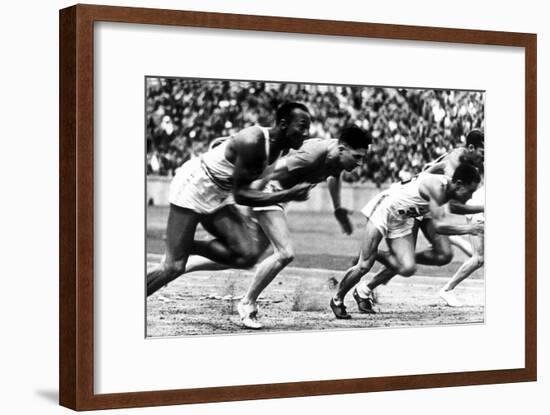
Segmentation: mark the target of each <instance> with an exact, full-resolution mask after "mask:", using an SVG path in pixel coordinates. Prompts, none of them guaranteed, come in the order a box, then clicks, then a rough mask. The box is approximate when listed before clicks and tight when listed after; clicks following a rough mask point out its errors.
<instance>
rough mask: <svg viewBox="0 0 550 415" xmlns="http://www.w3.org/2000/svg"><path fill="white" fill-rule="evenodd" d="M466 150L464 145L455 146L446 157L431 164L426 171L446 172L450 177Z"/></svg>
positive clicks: (434, 172)
mask: <svg viewBox="0 0 550 415" xmlns="http://www.w3.org/2000/svg"><path fill="white" fill-rule="evenodd" d="M465 151H466V149H465V148H464V147H458V148H455V149H453V150H452V151H451V152H450V153H449V155H448V156H447V157H445V158H444V159H443V160H441V161H440V162H439V163H435V164H433V165H431V166H430V167H428V168H427V169H426V170H425V171H426V172H427V173H431V174H445V175H447V176H449V177H452V176H453V173H454V171H455V169H456V168H457V167H458V165H459V164H460V159H461V157H462V156H463V154H464V152H465Z"/></svg>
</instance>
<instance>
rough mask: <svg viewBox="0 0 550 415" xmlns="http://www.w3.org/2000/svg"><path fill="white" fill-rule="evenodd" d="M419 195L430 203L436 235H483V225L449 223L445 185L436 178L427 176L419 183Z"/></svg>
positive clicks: (479, 223)
mask: <svg viewBox="0 0 550 415" xmlns="http://www.w3.org/2000/svg"><path fill="white" fill-rule="evenodd" d="M419 190H420V194H421V195H422V196H423V197H427V198H428V199H429V202H430V211H431V214H432V220H433V224H434V227H435V231H436V232H437V233H440V234H443V235H466V234H473V235H477V234H480V233H483V229H484V226H483V223H481V222H477V223H472V224H454V223H452V222H451V221H449V218H448V215H447V209H446V204H447V202H448V200H447V199H446V194H445V185H444V184H443V183H441V181H440V180H439V179H438V178H435V177H430V176H427V177H425V178H424V179H423V180H422V183H420V187H419Z"/></svg>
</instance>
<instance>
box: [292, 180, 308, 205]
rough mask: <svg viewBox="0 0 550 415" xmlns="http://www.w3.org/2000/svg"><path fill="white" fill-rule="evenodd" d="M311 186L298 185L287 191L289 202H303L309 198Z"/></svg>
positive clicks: (305, 184) (306, 184)
mask: <svg viewBox="0 0 550 415" xmlns="http://www.w3.org/2000/svg"><path fill="white" fill-rule="evenodd" d="M312 187H313V186H312V185H311V184H309V183H300V184H297V185H296V186H293V187H291V188H290V189H288V195H289V197H290V200H296V201H298V202H304V201H306V200H307V199H308V198H309V190H310V189H311V188H312Z"/></svg>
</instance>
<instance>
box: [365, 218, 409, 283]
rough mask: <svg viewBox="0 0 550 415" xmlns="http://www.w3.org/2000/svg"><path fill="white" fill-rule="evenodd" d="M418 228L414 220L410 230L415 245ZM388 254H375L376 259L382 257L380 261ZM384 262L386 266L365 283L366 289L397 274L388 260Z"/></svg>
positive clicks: (389, 279) (387, 280)
mask: <svg viewBox="0 0 550 415" xmlns="http://www.w3.org/2000/svg"><path fill="white" fill-rule="evenodd" d="M418 229H419V222H418V221H415V223H414V227H413V230H412V235H413V240H414V241H415V245H416V239H417V237H418ZM394 255H395V254H394ZM388 256H389V254H385V253H383V252H380V251H379V253H378V256H377V260H380V259H382V261H384V260H385V259H386V258H388ZM385 262H386V266H384V267H383V268H381V269H380V270H379V271H378V272H377V273H376V274H375V275H374V276H373V277H372V278H371V280H370V281H369V282H368V283H366V287H367V288H368V290H370V291H372V290H374V289H375V288H376V287H378V286H380V285H382V284H387V283H388V282H389V281H391V279H392V278H393V277H395V276H396V275H397V271H396V270H395V268H394V267H393V266H391V264H390V263H389V262H388V261H385ZM382 264H384V263H383V262H382ZM363 285H364V284H363V283H361V284H360V286H363Z"/></svg>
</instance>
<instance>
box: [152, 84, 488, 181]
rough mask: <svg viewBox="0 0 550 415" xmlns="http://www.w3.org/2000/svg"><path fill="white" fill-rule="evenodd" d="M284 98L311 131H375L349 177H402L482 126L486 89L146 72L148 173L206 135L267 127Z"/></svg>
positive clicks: (171, 164)
mask: <svg viewBox="0 0 550 415" xmlns="http://www.w3.org/2000/svg"><path fill="white" fill-rule="evenodd" d="M285 101H299V102H302V103H304V104H306V105H307V107H308V108H309V109H310V112H311V115H312V122H311V130H310V137H323V138H328V137H338V134H339V132H340V130H341V128H342V127H343V126H344V125H347V124H350V123H355V124H356V125H358V126H360V127H362V128H364V129H366V130H367V131H369V133H370V134H371V135H372V137H373V145H372V147H371V151H370V152H369V156H368V160H367V163H365V164H364V165H363V166H362V167H361V168H359V169H357V170H356V171H354V172H352V173H350V174H348V175H347V176H346V177H345V179H346V180H348V181H353V182H356V181H366V180H369V181H373V182H375V183H376V184H377V185H379V186H380V185H382V184H383V183H386V182H388V181H390V182H391V181H397V180H406V179H407V178H409V177H411V176H413V175H415V174H416V173H418V172H419V171H420V170H421V169H422V167H423V166H424V165H425V164H426V163H427V162H429V161H431V160H433V159H435V158H437V157H438V156H440V155H441V154H443V153H445V152H447V151H449V150H450V149H451V148H453V147H455V146H457V145H460V144H462V143H463V142H464V139H465V136H466V134H467V133H468V131H469V130H471V129H472V128H483V127H484V108H483V105H484V103H483V93H482V92H476V91H457V90H432V89H400V88H382V87H363V86H337V85H311V84H294V83H269V82H235V81H209V80H197V79H182V78H148V79H147V95H146V129H147V132H146V134H147V173H148V174H158V175H172V174H174V170H175V169H176V168H178V167H179V166H180V165H181V164H182V163H184V162H185V161H187V160H188V159H190V158H192V157H196V156H197V155H199V154H201V153H202V152H204V151H206V150H207V149H208V144H209V143H210V141H212V140H213V139H215V138H217V137H223V136H229V135H231V134H233V133H235V132H237V131H238V130H240V129H242V128H244V127H247V126H250V125H254V124H259V125H262V126H272V125H274V123H275V109H276V108H277V107H278V106H279V105H280V104H281V103H283V102H285Z"/></svg>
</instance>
